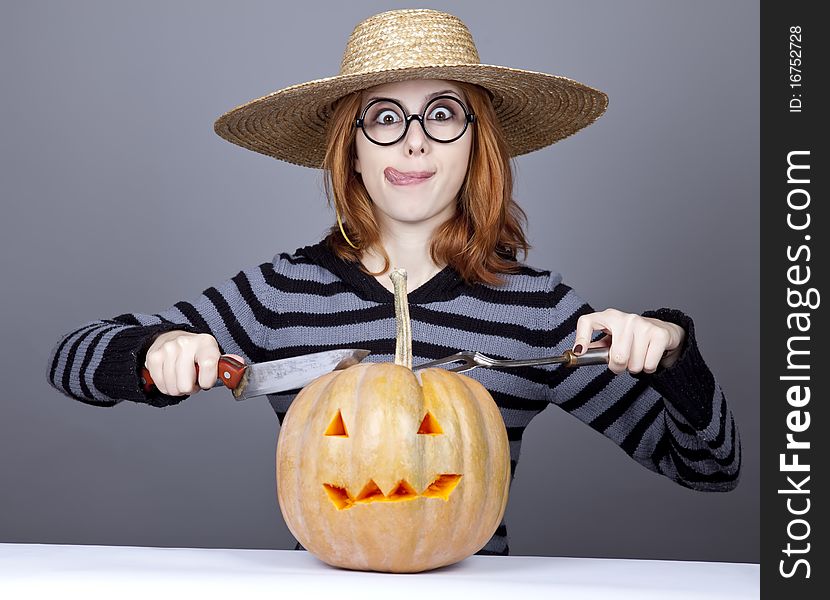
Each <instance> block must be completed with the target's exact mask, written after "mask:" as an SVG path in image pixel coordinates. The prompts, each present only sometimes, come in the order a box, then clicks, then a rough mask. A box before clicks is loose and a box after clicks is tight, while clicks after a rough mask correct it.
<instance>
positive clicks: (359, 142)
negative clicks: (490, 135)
mask: <svg viewBox="0 0 830 600" xmlns="http://www.w3.org/2000/svg"><path fill="white" fill-rule="evenodd" d="M437 95H454V96H455V97H457V98H459V99H460V100H461V101H462V102H463V103H464V106H466V107H467V110H468V111H469V110H470V108H469V106H468V105H467V99H466V98H465V97H464V95H463V93H462V91H461V88H460V87H458V86H457V85H456V84H454V83H452V82H449V81H444V80H438V79H415V80H410V81H403V82H398V83H388V84H384V85H379V86H376V87H373V88H370V89H368V90H364V91H363V94H362V97H361V99H362V103H361V114H362V113H363V109H364V108H365V107H366V105H367V104H368V103H369V102H370V101H371V100H372V99H373V98H376V97H381V98H390V99H393V100H397V101H398V103H399V104H400V105H401V106H403V107H404V109H406V112H407V114H421V112H422V111H423V110H424V107H425V106H426V104H427V103H428V102H429V101H430V99H431V98H432V97H433V96H437ZM441 110H442V109H441V108H440V107H439V106H438V105H437V104H433V105H432V106H430V108H429V112H430V114H427V115H426V118H430V116H432V118H433V119H434V120H435V119H438V120H441V119H446V117H447V114H446V113H443V112H441ZM436 111H438V112H436ZM370 112H371V111H370ZM376 116H377V117H380V119H379V120H381V119H383V120H386V121H387V122H389V121H393V122H394V121H395V120H396V118H397V117H395V116H394V113H391V112H390V111H386V112H384V113H378V114H377V115H376ZM460 118H461V119H463V118H464V115H463V114H462V115H460ZM367 120H368V117H367ZM472 136H473V128H472V127H471V126H469V125H468V126H467V129H466V131H464V134H463V135H462V136H461V137H460V138H459V139H457V140H455V141H454V142H450V143H441V142H436V141H435V140H432V139H430V138H428V137H427V136H426V134H425V133H424V130H423V128H422V127H421V125H420V124H419V123H418V122H417V121H416V120H413V121H412V122H411V124H410V126H409V130H408V131H407V132H406V135H405V136H404V137H403V139H401V140H399V141H398V142H397V143H395V144H392V145H389V146H379V145H377V144H375V143H373V142H371V141H369V140H368V139H367V138H366V136H365V135H364V133H363V131H358V132H357V136H356V138H355V146H356V147H355V150H356V153H357V159H356V160H355V171H357V172H358V173H360V174H361V176H362V178H363V185H364V186H365V187H366V190H367V191H368V192H369V195H370V196H371V197H372V201H373V202H374V205H375V207H374V208H375V211H374V212H375V217H376V218H377V219H379V220H380V221H381V224H382V225H386V226H387V227H388V226H389V225H395V224H397V223H401V222H403V223H409V224H415V223H419V222H425V223H429V225H430V226H437V225H440V224H441V223H443V222H444V221H446V220H447V219H449V218H450V217H452V215H453V214H455V209H456V208H455V200H456V197H457V196H458V192H459V190H460V189H461V185H462V183H463V182H464V176H465V175H466V173H467V164H468V162H469V159H470V148H471V147H472V139H473V137H472ZM407 173H408V174H415V175H418V176H426V175H430V174H431V175H430V176H429V177H420V178H418V179H415V180H413V179H411V178H409V179H407V178H403V179H402V174H404V175H405V174H407Z"/></svg>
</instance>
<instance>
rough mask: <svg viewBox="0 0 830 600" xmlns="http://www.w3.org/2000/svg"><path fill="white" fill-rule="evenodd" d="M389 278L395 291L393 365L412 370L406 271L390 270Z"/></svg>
mask: <svg viewBox="0 0 830 600" xmlns="http://www.w3.org/2000/svg"><path fill="white" fill-rule="evenodd" d="M389 278H390V279H391V280H392V285H393V286H394V289H395V364H396V365H400V366H402V367H406V368H407V369H412V324H411V323H410V321H409V298H408V296H407V295H406V269H401V268H395V269H392V272H391V273H390V274H389Z"/></svg>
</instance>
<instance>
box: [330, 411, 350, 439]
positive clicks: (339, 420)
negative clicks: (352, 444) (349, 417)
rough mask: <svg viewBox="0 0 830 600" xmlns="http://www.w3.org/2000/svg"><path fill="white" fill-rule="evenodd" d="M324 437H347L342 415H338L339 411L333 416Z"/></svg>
mask: <svg viewBox="0 0 830 600" xmlns="http://www.w3.org/2000/svg"><path fill="white" fill-rule="evenodd" d="M324 435H333V436H336V437H349V434H348V432H347V431H346V425H345V424H344V423H343V415H341V414H340V410H338V411H337V414H336V415H334V418H333V419H332V420H331V423H329V426H328V427H327V428H326V433H325V434H324Z"/></svg>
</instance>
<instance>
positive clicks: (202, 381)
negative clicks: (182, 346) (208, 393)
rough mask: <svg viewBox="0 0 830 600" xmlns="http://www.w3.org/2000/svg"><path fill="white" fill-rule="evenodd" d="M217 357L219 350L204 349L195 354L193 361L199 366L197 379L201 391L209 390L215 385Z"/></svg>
mask: <svg viewBox="0 0 830 600" xmlns="http://www.w3.org/2000/svg"><path fill="white" fill-rule="evenodd" d="M219 356H220V354H219V350H217V349H216V348H206V349H203V350H200V351H198V352H196V356H195V360H196V364H198V365H199V375H198V379H199V387H200V388H201V389H203V390H209V389H211V388H212V387H213V386H214V384H215V383H216V379H217V377H218V375H217V373H216V371H217V369H218V365H219Z"/></svg>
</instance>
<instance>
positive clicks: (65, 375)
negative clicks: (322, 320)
mask: <svg viewBox="0 0 830 600" xmlns="http://www.w3.org/2000/svg"><path fill="white" fill-rule="evenodd" d="M275 260H276V259H275ZM273 273H274V268H273V263H263V264H261V265H259V266H257V267H253V268H249V269H246V270H243V271H240V272H239V273H237V274H236V275H235V276H234V277H232V278H230V279H227V280H225V281H224V282H222V283H220V284H219V285H216V286H213V287H210V288H208V289H206V290H205V291H203V292H202V293H201V294H200V295H199V296H198V297H197V298H196V299H195V300H192V301H181V302H177V303H176V304H174V305H173V306H172V307H170V308H168V309H166V310H164V311H162V312H160V313H156V314H144V313H125V314H122V315H119V316H117V317H113V318H111V319H101V320H94V321H90V322H87V323H85V324H83V325H81V326H80V327H77V328H75V329H73V330H72V331H70V332H68V333H66V334H65V335H63V336H61V338H60V339H59V340H58V342H57V343H56V344H55V346H54V347H53V348H52V350H51V352H50V356H49V361H48V364H47V366H46V377H47V380H48V381H49V384H50V385H51V386H52V387H54V388H56V389H57V390H58V391H60V392H61V393H63V394H65V395H67V396H69V397H70V398H74V399H75V400H79V401H80V402H84V403H86V404H91V405H93V406H114V405H116V404H118V403H120V402H121V401H123V400H130V401H133V402H141V403H145V404H149V405H151V406H156V407H165V406H170V405H174V404H178V403H180V402H182V401H183V400H185V399H187V398H188V397H189V396H188V395H183V396H168V395H166V394H162V393H161V392H159V391H157V390H155V391H154V392H152V393H149V394H148V393H145V392H144V390H143V389H142V386H141V378H140V376H141V370H142V368H143V367H144V360H145V357H146V353H147V350H148V349H149V348H150V346H151V345H152V343H153V341H154V340H155V339H156V338H157V337H158V336H159V335H161V334H162V333H164V332H166V331H171V330H182V331H188V332H190V333H208V334H210V335H212V336H213V337H214V338H216V341H217V343H218V345H219V349H220V351H221V353H222V354H238V355H240V356H242V357H244V358H245V360H246V362H248V361H259V360H263V349H262V348H261V347H260V346H258V345H257V340H258V339H261V338H262V336H263V329H262V327H263V324H264V323H267V322H269V319H270V318H271V317H272V315H273V314H274V312H273V310H272V309H270V308H269V307H268V306H266V302H265V301H264V300H263V298H265V297H266V294H265V292H266V290H267V289H268V282H267V279H268V278H269V277H272V276H273Z"/></svg>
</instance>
